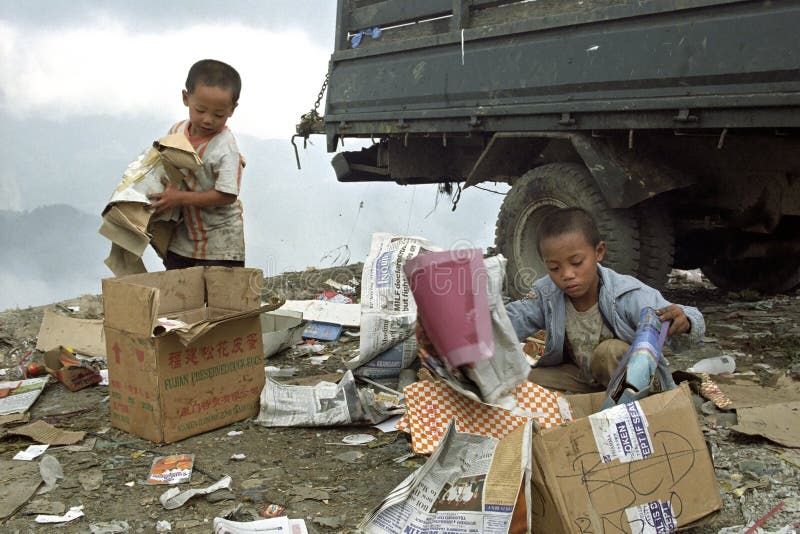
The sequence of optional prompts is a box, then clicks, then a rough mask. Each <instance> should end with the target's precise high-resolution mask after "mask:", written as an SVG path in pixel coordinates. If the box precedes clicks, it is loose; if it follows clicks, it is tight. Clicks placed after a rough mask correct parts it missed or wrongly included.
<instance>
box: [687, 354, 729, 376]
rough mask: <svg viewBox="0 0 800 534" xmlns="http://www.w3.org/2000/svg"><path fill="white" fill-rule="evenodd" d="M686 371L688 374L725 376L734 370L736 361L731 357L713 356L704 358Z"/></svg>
mask: <svg viewBox="0 0 800 534" xmlns="http://www.w3.org/2000/svg"><path fill="white" fill-rule="evenodd" d="M686 370H687V371H689V372H690V373H707V374H710V375H727V374H731V373H733V372H734V371H735V370H736V360H734V359H733V357H732V356H715V357H713V358H704V359H702V360H700V361H699V362H697V363H695V364H694V365H692V366H691V367H689V368H688V369H686Z"/></svg>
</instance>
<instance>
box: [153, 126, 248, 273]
mask: <svg viewBox="0 0 800 534" xmlns="http://www.w3.org/2000/svg"><path fill="white" fill-rule="evenodd" d="M181 131H182V132H183V133H184V135H186V137H187V139H189V142H190V143H191V144H192V146H193V147H194V149H195V151H196V152H197V155H198V156H200V159H202V160H203V165H202V167H200V168H199V169H197V171H195V172H194V173H190V172H188V171H184V174H185V175H186V177H185V178H184V180H183V181H184V184H183V187H184V188H185V189H186V190H188V191H208V190H210V189H216V190H217V191H220V192H222V193H230V194H232V195H236V196H237V197H238V196H239V188H240V187H241V181H242V170H243V169H244V165H245V163H244V158H243V157H242V155H241V154H240V153H239V148H238V146H237V145H236V139H235V138H234V136H233V133H231V131H230V130H229V129H228V127H227V126H226V127H225V128H223V129H222V130H221V131H220V132H218V133H216V134H214V135H213V136H210V137H208V136H206V137H192V136H190V135H189V121H188V120H184V121H181V122H179V123H177V124H175V125H174V126H173V127H172V128H170V131H169V133H171V134H173V133H178V132H181ZM169 250H170V251H171V252H174V253H175V254H179V255H181V256H185V257H187V258H194V259H198V260H233V261H244V224H243V219H242V203H241V202H240V201H239V199H238V198H237V199H236V201H235V202H234V203H232V204H226V205H224V206H216V207H208V208H198V207H195V206H188V207H185V208H183V221H182V223H181V224H179V225H178V226H177V228H176V229H175V234H174V236H173V238H172V242H171V243H170V246H169Z"/></svg>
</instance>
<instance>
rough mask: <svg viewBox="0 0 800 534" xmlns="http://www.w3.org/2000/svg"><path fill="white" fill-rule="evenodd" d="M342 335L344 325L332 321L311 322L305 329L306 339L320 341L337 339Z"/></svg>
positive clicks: (304, 336) (304, 335)
mask: <svg viewBox="0 0 800 534" xmlns="http://www.w3.org/2000/svg"><path fill="white" fill-rule="evenodd" d="M341 335H342V325H340V324H331V323H320V322H316V321H314V322H311V323H308V326H307V327H306V328H305V330H303V335H302V337H303V338H304V339H318V340H319V341H336V340H337V339H339V336H341Z"/></svg>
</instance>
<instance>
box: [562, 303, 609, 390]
mask: <svg viewBox="0 0 800 534" xmlns="http://www.w3.org/2000/svg"><path fill="white" fill-rule="evenodd" d="M564 300H565V301H566V304H567V316H566V334H567V343H568V344H569V348H570V351H571V352H572V357H573V358H574V360H575V364H576V365H577V366H578V367H579V368H580V378H581V380H582V381H583V382H586V383H587V384H595V383H596V382H595V380H594V378H592V373H591V368H590V365H589V364H590V362H591V359H592V352H593V351H594V349H595V347H597V345H599V344H600V342H601V341H605V340H606V339H612V338H613V337H614V333H613V332H611V330H610V329H609V328H608V326H606V323H605V321H603V317H602V315H600V308H599V307H598V305H597V304H596V303H595V305H594V306H592V307H591V308H589V309H588V310H586V311H584V312H579V311H578V310H576V309H575V306H573V305H572V301H571V300H570V299H569V297H566V296H565V297H564Z"/></svg>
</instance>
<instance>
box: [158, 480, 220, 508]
mask: <svg viewBox="0 0 800 534" xmlns="http://www.w3.org/2000/svg"><path fill="white" fill-rule="evenodd" d="M232 482H233V480H232V479H231V477H230V476H228V475H225V476H224V477H222V478H221V479H219V480H218V481H217V482H215V483H213V484H211V485H210V486H208V487H205V488H199V489H187V490H186V491H181V490H180V488H177V487H175V488H170V489H168V490H167V491H165V492H164V493H162V494H161V496H160V497H159V498H158V500H159V502H160V503H161V506H163V507H164V508H166V509H167V510H174V509H175V508H180V507H181V506H183V505H184V504H186V501H188V500H189V499H191V498H192V497H194V496H195V495H208V494H209V493H214V492H215V491H217V490H221V489H227V490H229V489H231V483H232Z"/></svg>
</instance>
